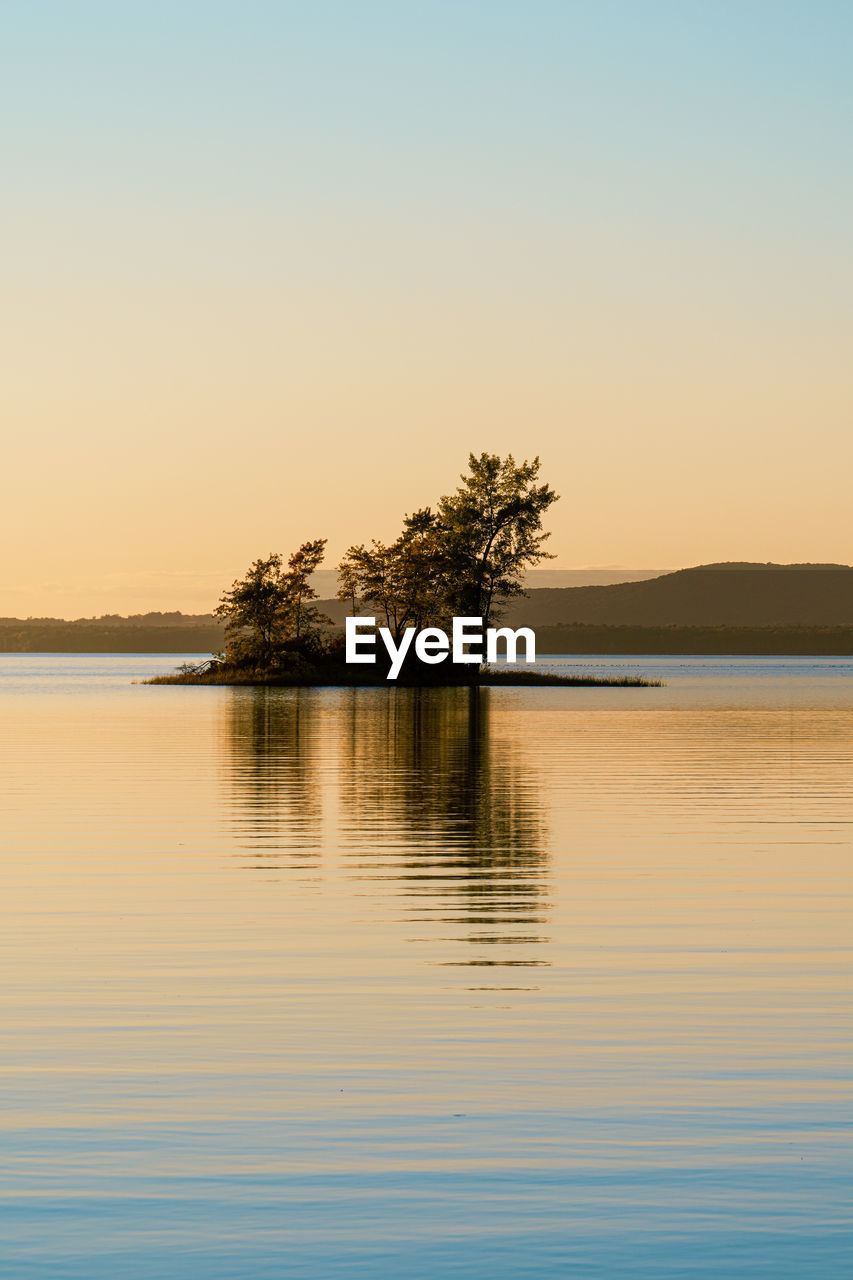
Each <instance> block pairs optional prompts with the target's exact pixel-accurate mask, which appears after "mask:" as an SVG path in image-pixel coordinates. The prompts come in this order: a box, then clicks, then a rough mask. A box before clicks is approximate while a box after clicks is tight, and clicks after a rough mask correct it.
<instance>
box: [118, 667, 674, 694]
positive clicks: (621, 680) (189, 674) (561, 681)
mask: <svg viewBox="0 0 853 1280" xmlns="http://www.w3.org/2000/svg"><path fill="white" fill-rule="evenodd" d="M141 683H142V684H180V685H254V686H261V687H266V688H340V687H350V688H351V687H358V688H371V689H377V688H378V689H388V688H401V689H412V688H415V689H448V688H460V689H465V688H471V687H480V688H483V687H493V686H500V685H505V686H518V685H526V686H531V685H532V686H534V687H540V688H542V687H554V686H561V685H562V686H567V687H574V688H578V687H580V688H619V689H659V688H660V687H661V686H662V683H663V682H662V681H660V680H646V679H644V678H643V677H642V676H586V675H559V674H558V673H557V672H549V671H519V670H517V669H515V668H513V669H504V670H499V669H498V670H496V669H489V668H486V669H484V670H482V671H478V672H477V673H476V675H475V676H474V678H473V679H472V680H470V681H465V680H458V679H457V680H447V681H445V682H442V681H440V680H430V681H415V680H411V679H409V680H405V679H399V680H388V679H386V678H385V676H384V675H383V676H374V677H373V678H370V677H369V676H366V675H365V673H364V672H363V671H359V672H355V671H351V670H350V669H349V668H348V667H336V668H335V670H334V671H325V672H322V671H310V672H309V671H302V672H291V673H288V672H272V673H269V674H266V675H265V674H263V673H261V672H257V671H240V670H239V669H235V668H233V667H226V666H225V665H224V664H222V663H218V662H206V663H201V664H199V665H198V666H190V665H189V664H187V665H186V666H184V667H182V668H181V669H180V670H178V671H176V672H175V673H174V674H173V675H163V676H151V677H150V678H149V679H148V680H143V681H142V682H141Z"/></svg>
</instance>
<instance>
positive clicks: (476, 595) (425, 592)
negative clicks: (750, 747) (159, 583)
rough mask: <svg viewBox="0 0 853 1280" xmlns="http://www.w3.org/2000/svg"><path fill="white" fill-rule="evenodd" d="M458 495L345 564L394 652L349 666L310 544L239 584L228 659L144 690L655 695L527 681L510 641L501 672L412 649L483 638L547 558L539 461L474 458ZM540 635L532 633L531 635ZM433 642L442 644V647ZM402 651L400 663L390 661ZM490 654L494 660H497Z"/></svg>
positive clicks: (543, 677)
mask: <svg viewBox="0 0 853 1280" xmlns="http://www.w3.org/2000/svg"><path fill="white" fill-rule="evenodd" d="M460 479H461V481H462V483H461V485H459V486H458V487H457V489H456V490H455V492H454V493H452V494H450V495H445V496H444V497H441V498H440V499H439V500H438V502H437V504H436V506H435V508H432V507H423V508H421V509H420V510H418V511H415V512H414V513H413V514H412V515H407V516H406V517H405V518H404V520H403V529H402V532H401V533H400V535H399V536H398V537H397V539H396V540H395V541H394V542H392V543H390V544H385V543H382V542H380V541H378V540H375V539H374V541H373V542H371V544H370V546H365V545H364V544H359V545H353V546H351V547H349V549H348V550H347V552H346V554H345V555H344V557H343V559H342V560H341V562H340V564H339V565H338V581H339V584H340V585H339V590H338V599H339V600H341V601H344V602H345V603H346V604H347V607H348V609H349V612H350V615H351V617H352V618H359V617H360V618H374V619H377V620H378V621H379V622H380V624H381V630H382V631H383V633H384V639H385V642H386V645H387V646H388V652H386V653H385V654H384V655H383V654H381V653H377V655H376V660H375V661H371V664H370V665H369V667H366V666H364V665H361V663H362V662H366V661H368V660H367V659H361V660H360V661H358V660H356V659H351V660H349V661H348V660H347V652H346V649H345V642H344V637H343V636H342V635H341V633H340V630H339V629H338V628H336V627H335V626H334V625H333V623H332V621H331V619H329V618H328V617H326V616H325V615H324V614H322V613H320V611H319V609H318V608H317V606H316V604H315V603H314V601H315V600H316V599H317V593H316V591H315V590H314V588H313V586H312V584H311V577H312V575H313V574H314V573H315V572H316V570H317V569H318V568H319V567H320V565H321V564H322V562H323V558H324V554H325V548H326V539H325V538H318V539H315V540H314V541H310V542H304V543H303V544H302V545H301V546H300V547H299V548H298V550H297V551H295V552H294V553H293V554H292V555H291V556H290V557H289V559H288V560H287V564H286V565H285V562H284V559H283V557H282V556H281V555H279V554H276V553H273V554H270V555H269V556H267V557H266V559H261V560H256V561H255V562H254V563H253V564H252V566H251V568H250V569H249V571H248V572H247V574H246V576H245V577H244V578H241V579H238V580H237V581H235V582H234V583H232V585H231V587H230V589H229V590H227V591H225V592H224V593H223V595H222V598H221V600H220V602H219V605H218V606H217V608H216V609H215V610H214V613H215V615H216V616H217V617H218V618H221V619H222V620H223V621H224V623H225V647H224V649H223V651H222V652H220V653H217V654H215V655H214V656H213V657H212V658H209V659H207V660H205V661H204V662H201V663H197V664H185V665H184V666H183V667H182V668H180V669H179V670H178V671H177V672H176V673H175V674H173V675H162V676H155V677H153V678H151V679H149V680H147V681H146V682H145V683H147V684H184V685H186V684H189V685H262V686H263V685H266V686H278V687H281V686H324V685H325V686H354V685H357V686H375V687H383V688H388V687H389V686H391V687H394V686H403V687H437V686H442V687H446V686H461V687H465V686H468V687H481V686H493V685H526V686H554V685H567V686H605V687H606V686H616V687H629V688H637V687H651V686H658V685H659V684H660V681H654V680H645V679H642V678H641V677H639V676H621V677H595V676H584V675H561V674H559V673H556V672H543V671H525V670H523V669H519V668H518V667H517V666H515V665H513V659H514V651H513V649H512V648H511V647H508V646H511V644H512V637H513V634H514V633H512V632H510V631H508V630H506V629H498V631H497V635H498V637H503V639H504V653H503V654H502V655H496V656H504V657H509V659H510V662H509V664H508V665H506V666H503V665H502V666H496V665H495V663H494V662H488V663H486V662H482V661H480V660H479V659H478V657H477V656H475V654H474V653H471V652H469V653H467V655H466V656H462V654H461V652H459V653H457V650H456V648H455V646H454V650H453V652H452V653H445V652H442V653H434V652H433V653H431V652H428V646H423V647H421V646H418V651H417V652H416V651H415V649H413V648H412V647H411V644H410V642H411V639H412V637H413V636H414V635H415V634H418V635H421V634H426V633H430V632H432V633H434V634H436V635H440V634H441V631H442V629H443V628H447V629H449V628H450V626H451V624H452V621H453V619H454V618H456V619H469V620H470V619H476V620H477V621H479V622H480V623H481V624H482V627H483V630H484V631H486V630H488V629H489V627H490V624H491V623H492V622H493V621H496V620H498V619H499V618H500V616H501V612H502V609H503V608H504V607H505V605H506V603H507V602H508V601H510V600H512V599H513V598H514V597H517V596H521V595H524V594H525V593H524V589H523V587H522V585H521V580H522V574H523V572H524V570H525V569H527V568H529V567H530V566H532V565H535V564H538V563H539V562H540V561H541V560H543V559H548V558H550V557H549V556H548V553H547V552H546V551H545V550H544V547H543V544H544V543H545V541H546V539H547V538H548V537H549V534H548V533H547V532H543V530H542V517H543V515H544V513H545V512H546V511H547V510H548V508H549V507H550V506H551V504H552V503H554V502H556V501H557V498H558V495H557V494H556V493H555V492H554V490H553V489H551V488H550V487H549V486H548V485H547V484H541V483H538V479H539V459H538V458H534V459H533V461H532V462H527V461H526V460H525V461H524V462H522V463H521V464H517V463H516V462H515V460H514V458H513V457H512V455H511V454H509V455H508V456H507V457H506V458H501V457H499V456H498V455H497V454H489V453H481V454H480V455H479V456H476V455H474V454H473V453H472V454H470V455H469V458H468V472H467V473H466V474H463V475H462V476H461V477H460ZM528 634H529V635H531V636H532V632H530V633H528ZM433 643H434V642H433ZM392 649H398V650H399V654H400V657H399V661H395V662H394V663H393V665H392V661H391V658H390V656H389V655H390V651H391V650H392ZM489 656H490V657H491V656H492V655H491V654H490V655H489Z"/></svg>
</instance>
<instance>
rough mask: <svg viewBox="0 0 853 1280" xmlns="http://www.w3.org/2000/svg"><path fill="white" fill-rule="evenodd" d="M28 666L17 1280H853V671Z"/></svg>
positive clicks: (6, 1155) (9, 1033)
mask: <svg viewBox="0 0 853 1280" xmlns="http://www.w3.org/2000/svg"><path fill="white" fill-rule="evenodd" d="M181 660H182V659H181V658H180V657H171V656H168V655H167V656H165V657H164V656H163V655H142V656H139V657H137V656H134V655H124V654H123V655H69V656H66V655H61V654H59V655H57V654H40V655H9V654H4V655H0V779H1V780H2V795H0V833H2V835H0V839H2V858H1V859H0V875H1V876H2V887H0V916H1V917H2V919H0V966H2V1002H3V1011H2V1019H1V1020H0V1036H2V1053H0V1077H2V1079H0V1090H1V1091H2V1092H0V1098H2V1111H0V1125H2V1156H0V1162H1V1163H2V1185H0V1255H2V1256H0V1273H2V1275H3V1277H4V1280H19V1278H20V1280H23V1278H25V1277H26V1278H27V1280H33V1278H34V1277H39V1278H41V1277H51V1278H54V1277H57V1278H58V1277H63V1278H72V1277H73V1278H74V1280H106V1278H107V1277H109V1280H116V1278H117V1277H118V1278H120V1280H143V1278H144V1280H152V1278H157V1277H163V1278H164V1280H188V1278H189V1277H192V1278H193V1280H195V1278H196V1277H198V1278H200V1280H224V1278H226V1277H227V1278H228V1280H237V1278H238V1277H240V1278H241V1280H242V1278H243V1277H245V1278H247V1280H254V1278H263V1280H267V1278H270V1280H272V1278H276V1280H278V1278H281V1277H306V1278H307V1277H311V1280H338V1278H341V1277H365V1278H367V1277H370V1278H371V1280H384V1278H385V1277H389V1278H394V1280H397V1278H400V1280H426V1278H427V1277H450V1278H454V1280H455V1278H456V1277H468V1278H473V1280H479V1278H480V1277H482V1278H483V1280H510V1278H512V1280H517V1278H518V1277H537V1278H538V1277H549V1278H550V1277H555V1278H556V1277H564V1276H570V1277H580V1278H585V1277H590V1278H592V1277H595V1278H600V1280H605V1278H606V1280H610V1278H612V1277H618V1278H620V1280H621V1278H625V1280H627V1278H628V1277H630V1278H631V1280H636V1278H640V1280H646V1278H648V1280H651V1278H652V1277H654V1278H655V1280H659V1278H660V1277H664V1278H672V1280H675V1278H676V1277H678V1278H679V1280H681V1278H683V1277H687V1276H690V1277H715V1278H718V1277H741V1276H743V1277H773V1280H779V1278H780V1277H781V1278H786V1277H797V1280H802V1277H805V1276H814V1277H820V1280H836V1278H839V1280H840V1278H841V1277H842V1276H843V1277H845V1280H847V1277H849V1276H850V1274H851V1269H853V1261H851V1259H853V1229H851V1216H852V1215H851V1204H850V1187H851V1181H853V1127H852V1126H851V1122H853V1105H851V1104H852V1103H853V1089H851V1080H853V1052H852V1051H853V1016H851V991H853V949H852V948H853V876H851V869H853V859H851V837H853V826H851V824H853V661H851V660H848V659H840V658H839V659H784V658H777V659H768V660H761V659H725V658H709V659H702V658H696V659H683V658H672V659H655V658H638V659H620V658H614V659H600V658H599V659H597V658H575V657H572V658H571V659H551V660H548V659H546V660H545V662H544V663H543V665H559V666H561V668H564V669H566V670H568V671H589V670H593V671H600V672H601V673H602V674H608V673H611V674H612V673H614V672H615V673H624V672H632V673H633V672H640V673H643V674H646V675H649V676H656V677H657V676H659V677H661V678H662V679H664V680H665V681H666V687H665V688H660V689H557V688H550V689H548V688H545V689H523V688H519V689H511V688H496V689H484V690H480V691H474V692H473V693H472V692H469V691H468V690H466V689H448V690H431V691H424V690H394V689H388V690H385V689H362V690H357V689H345V690H334V689H323V690H312V689H306V690H268V691H265V690H251V689H227V688H180V687H178V688H170V687H153V688H152V687H146V686H143V685H139V684H134V683H132V682H133V681H134V680H135V679H139V678H142V677H144V676H146V675H148V674H153V673H156V672H162V671H168V670H170V669H171V668H173V667H174V666H175V665H176V664H177V663H178V662H179V661H181Z"/></svg>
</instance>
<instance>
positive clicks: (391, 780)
mask: <svg viewBox="0 0 853 1280" xmlns="http://www.w3.org/2000/svg"><path fill="white" fill-rule="evenodd" d="M347 694H348V708H347V730H348V731H347V733H346V736H345V741H344V747H345V764H344V768H343V769H342V770H341V774H342V780H341V811H342V827H343V833H342V834H343V840H344V845H345V848H346V850H347V852H348V853H349V855H350V858H351V866H352V870H353V872H354V873H355V874H358V875H359V876H360V877H376V878H380V879H386V878H391V879H394V880H396V881H397V882H398V883H399V885H400V886H401V888H402V890H403V892H404V894H405V895H406V896H407V897H408V898H410V899H412V904H411V912H410V914H409V916H408V918H409V919H411V920H427V919H431V920H433V921H436V920H440V921H442V922H444V923H451V924H457V925H460V924H461V925H465V926H468V927H469V929H470V932H469V933H468V934H467V935H466V940H467V941H469V942H474V943H479V944H483V945H484V954H483V955H482V957H481V958H480V959H478V960H476V961H472V960H470V959H466V960H464V961H459V962H458V963H466V964H471V963H477V964H482V965H489V964H500V965H504V964H522V963H523V964H541V963H545V962H544V961H543V960H541V959H524V960H522V959H521V957H520V955H519V953H518V952H517V951H515V952H514V953H513V956H510V955H509V954H505V955H504V953H501V955H500V958H499V957H498V953H497V952H494V953H492V954H493V958H490V957H489V954H487V953H486V951H487V950H488V947H487V944H495V943H500V944H514V945H515V946H517V944H519V943H526V944H535V943H540V942H543V941H544V939H543V938H542V937H541V936H540V934H539V931H538V926H540V925H542V924H543V923H544V922H545V921H546V919H547V888H548V886H547V873H548V866H547V852H546V833H545V830H544V822H543V816H542V800H541V795H540V793H539V787H538V785H537V779H536V776H535V774H534V773H533V771H532V770H530V769H527V768H526V767H525V765H524V762H523V759H522V757H521V753H520V749H519V745H518V744H517V743H515V742H513V741H512V740H511V738H508V737H506V736H505V735H502V734H500V733H498V732H496V730H495V728H494V726H493V724H492V720H493V717H492V697H493V695H492V690H490V689H474V688H470V689H469V688H445V689H396V690H389V691H388V692H387V693H386V692H385V691H380V692H379V693H377V691H375V690H369V689H362V690H359V689H354V690H348V691H347Z"/></svg>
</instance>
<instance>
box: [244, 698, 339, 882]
mask: <svg viewBox="0 0 853 1280" xmlns="http://www.w3.org/2000/svg"><path fill="white" fill-rule="evenodd" d="M228 695H229V699H228V706H227V710H226V715H225V729H226V739H227V743H226V752H225V758H226V760H227V768H228V780H229V788H228V790H229V807H230V815H231V823H232V827H233V830H234V833H235V835H236V837H237V840H238V843H239V844H240V845H242V846H243V847H244V848H247V849H250V850H251V851H252V852H253V853H260V854H262V856H263V859H264V865H274V866H276V867H280V866H282V865H284V863H283V862H282V859H281V854H282V853H284V854H286V855H295V856H297V857H298V858H299V859H300V863H299V865H304V862H305V860H306V858H309V859H310V858H311V855H313V857H314V859H315V860H316V859H318V858H319V855H320V853H321V851H322V848H323V821H322V787H321V781H320V779H321V771H320V769H319V768H318V763H317V759H316V757H317V735H318V729H319V721H318V716H317V714H316V707H315V705H314V703H315V702H316V694H315V691H314V690H311V689H288V690H280V689H265V688H242V689H240V688H233V689H229V690H228Z"/></svg>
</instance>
